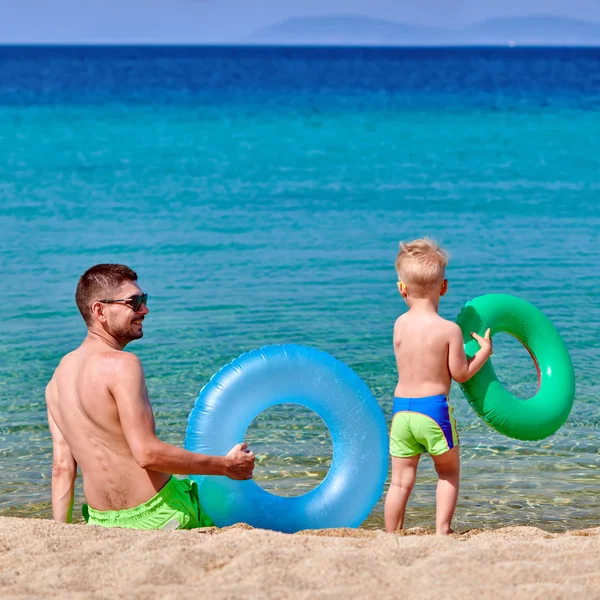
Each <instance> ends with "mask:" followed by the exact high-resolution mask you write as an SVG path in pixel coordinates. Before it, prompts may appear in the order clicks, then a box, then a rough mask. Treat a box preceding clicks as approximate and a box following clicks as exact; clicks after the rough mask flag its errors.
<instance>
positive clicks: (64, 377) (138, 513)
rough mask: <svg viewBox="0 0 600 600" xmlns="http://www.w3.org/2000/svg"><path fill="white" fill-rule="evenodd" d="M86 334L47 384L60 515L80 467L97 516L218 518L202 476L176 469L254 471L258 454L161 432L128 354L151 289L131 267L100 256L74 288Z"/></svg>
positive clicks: (144, 521)
mask: <svg viewBox="0 0 600 600" xmlns="http://www.w3.org/2000/svg"><path fill="white" fill-rule="evenodd" d="M75 300H76V302H77V307H78V308H79V311H80V312H81V314H82V316H83V319H84V320H85V322H86V324H87V327H88V333H87V337H86V338H85V340H84V341H83V343H82V344H81V346H79V348H77V349H76V350H74V351H73V352H70V353H69V354H67V355H66V356H65V357H64V358H63V359H62V360H61V362H60V364H59V366H58V368H57V369H56V371H55V372H54V375H53V377H52V379H51V381H50V383H49V384H48V386H47V388H46V403H47V406H48V423H49V425H50V431H51V433H52V442H53V462H52V513H53V517H54V519H55V520H56V521H60V522H64V523H69V522H71V514H72V510H73V492H74V487H75V477H76V473H77V466H79V467H80V469H81V473H82V475H83V489H84V494H85V497H86V500H87V503H88V504H86V505H84V506H83V514H84V518H85V519H86V521H87V522H88V523H92V524H96V525H104V526H108V527H111V526H113V527H131V528H136V529H160V528H169V529H191V528H193V527H201V526H206V525H211V524H212V522H211V521H210V519H209V518H208V517H207V515H206V514H205V513H204V512H203V511H202V508H201V506H200V501H199V499H198V492H197V487H196V484H195V483H194V482H192V481H190V480H188V479H177V478H175V477H173V476H172V473H178V474H202V475H224V476H227V477H230V478H231V479H250V478H251V477H252V471H253V469H254V454H253V453H252V452H250V451H249V450H248V449H247V446H246V444H238V445H237V446H235V447H234V448H233V449H232V450H231V451H230V452H229V453H228V454H227V455H226V456H207V455H204V454H198V453H195V452H189V451H187V450H183V449H181V448H178V447H177V446H172V445H171V444H167V443H165V442H162V441H161V440H159V439H158V437H157V436H156V432H155V424H154V414H153V412H152V408H151V406H150V401H149V399H148V391H147V389H146V383H145V378H144V371H143V369H142V365H141V363H140V360H139V359H138V358H137V356H135V355H134V354H130V353H127V352H123V348H125V346H126V345H127V344H128V343H129V342H131V341H132V340H137V339H139V338H141V337H142V335H143V321H144V318H145V317H146V315H147V314H148V308H147V306H146V304H147V300H148V296H147V294H144V293H143V291H142V289H141V288H140V287H139V285H138V283H137V275H136V273H135V272H134V271H132V270H131V269H130V268H128V267H126V266H124V265H116V264H101V265H96V266H94V267H92V268H91V269H88V270H87V271H86V272H85V273H84V274H83V275H82V276H81V278H80V280H79V283H78V285H77V292H76V295H75Z"/></svg>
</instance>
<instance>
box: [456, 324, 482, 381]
mask: <svg viewBox="0 0 600 600" xmlns="http://www.w3.org/2000/svg"><path fill="white" fill-rule="evenodd" d="M471 336H472V337H474V338H475V339H476V340H477V341H478V342H479V346H480V348H479V350H478V351H477V353H476V354H475V356H472V357H471V358H470V359H467V356H466V355H465V349H464V346H463V336H462V331H461V329H460V327H459V326H458V325H455V324H454V323H453V324H452V331H451V334H450V345H449V348H448V368H449V370H450V375H451V376H452V379H454V381H457V382H458V383H463V382H465V381H467V380H468V379H471V377H473V375H475V373H477V371H479V369H481V367H483V365H484V364H485V362H486V361H487V359H488V358H489V357H490V356H491V355H492V340H491V339H490V330H489V329H488V330H487V331H486V332H485V337H481V336H480V335H477V334H476V333H471Z"/></svg>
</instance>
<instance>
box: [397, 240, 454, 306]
mask: <svg viewBox="0 0 600 600" xmlns="http://www.w3.org/2000/svg"><path fill="white" fill-rule="evenodd" d="M448 258H449V255H448V253H447V252H446V251H445V250H442V248H440V246H439V244H437V243H436V242H434V241H433V240H431V239H429V238H422V239H419V240H413V241H412V242H400V252H398V256H397V257H396V271H397V273H398V279H401V280H402V281H403V282H404V283H405V284H406V286H407V287H410V292H411V294H413V295H414V296H416V297H419V296H424V295H426V294H427V293H429V292H430V291H431V290H432V289H433V288H434V287H437V286H438V285H440V284H441V283H442V281H444V279H445V277H446V265H447V264H448Z"/></svg>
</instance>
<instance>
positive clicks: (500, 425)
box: [456, 294, 575, 440]
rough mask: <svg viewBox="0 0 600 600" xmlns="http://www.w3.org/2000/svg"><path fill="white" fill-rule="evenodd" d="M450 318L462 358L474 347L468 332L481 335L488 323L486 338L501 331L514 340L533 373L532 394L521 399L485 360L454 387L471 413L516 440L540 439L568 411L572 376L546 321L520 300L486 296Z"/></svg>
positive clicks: (564, 353) (563, 351) (559, 341)
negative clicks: (456, 327)
mask: <svg viewBox="0 0 600 600" xmlns="http://www.w3.org/2000/svg"><path fill="white" fill-rule="evenodd" d="M456 322H457V323H458V325H459V326H460V328H461V329H462V332H463V339H464V342H465V352H466V354H467V356H468V357H471V356H473V355H474V354H475V353H476V352H477V350H478V349H479V344H478V343H477V342H476V341H475V340H474V339H473V338H472V337H471V332H475V333H478V334H479V335H481V336H483V335H484V334H485V331H486V329H487V328H488V327H489V328H490V335H492V336H493V335H494V334H496V333H500V332H504V333H508V334H510V335H512V336H513V337H515V338H517V339H518V340H519V341H520V342H521V343H522V344H523V346H525V348H527V350H528V351H529V354H530V355H531V358H532V359H533V362H534V363H535V366H536V368H537V371H538V390H537V393H536V394H535V396H533V398H529V399H528V400H522V399H520V398H516V397H515V396H513V395H512V394H511V393H510V392H508V391H507V390H506V389H505V388H504V387H503V386H502V384H501V383H500V382H499V381H498V377H497V376H496V373H495V371H494V367H493V365H492V361H491V359H490V360H488V361H487V362H486V364H485V365H484V366H483V368H482V369H481V370H480V371H479V372H478V373H477V374H476V375H475V376H474V377H472V378H471V379H469V380H468V381H465V382H464V383H462V384H461V386H460V387H461V388H462V391H463V393H464V395H465V396H466V398H467V400H468V401H469V404H470V405H471V406H472V407H473V409H474V410H475V412H477V414H478V415H479V416H480V417H481V418H482V419H483V420H484V421H485V422H486V423H487V424H488V425H489V426H490V427H492V428H494V429H495V430H496V431H498V432H499V433H502V434H504V435H506V436H508V437H511V438H515V439H517V440H541V439H544V438H547V437H548V436H551V435H552V434H553V433H555V432H556V431H557V430H558V429H559V428H560V427H561V425H562V424H563V423H564V422H565V421H566V420H567V417H568V416H569V413H570V412H571V407H572V406H573V400H574V396H575V374H574V372H573V363H572V362H571V357H570V356H569V352H568V350H567V347H566V346H565V343H564V342H563V340H562V338H561V337H560V334H559V333H558V331H557V330H556V328H555V327H554V325H552V323H551V322H550V321H549V319H548V318H547V317H546V316H545V315H544V314H543V313H542V312H541V311H539V310H538V309H537V308H536V307H535V306H533V305H532V304H530V303H529V302H526V301H525V300H522V299H521V298H516V297H515V296H509V295H507V294H487V295H485V296H479V297H477V298H475V299H474V300H471V302H467V303H466V304H465V306H464V308H463V309H462V310H461V312H460V314H459V315H458V318H457V320H456Z"/></svg>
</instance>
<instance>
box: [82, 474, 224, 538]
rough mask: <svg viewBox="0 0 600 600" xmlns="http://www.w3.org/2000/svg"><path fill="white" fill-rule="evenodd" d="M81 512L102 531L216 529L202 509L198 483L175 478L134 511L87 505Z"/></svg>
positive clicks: (89, 522) (132, 509) (131, 509)
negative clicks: (109, 529)
mask: <svg viewBox="0 0 600 600" xmlns="http://www.w3.org/2000/svg"><path fill="white" fill-rule="evenodd" d="M82 512H83V518H84V519H85V520H86V522H87V523H88V525H101V526H103V527H125V528H128V529H195V528H197V527H212V526H214V523H213V522H212V520H211V518H210V517H209V516H208V515H207V514H206V513H205V512H204V511H203V510H202V507H201V506H200V500H199V498H198V486H197V484H196V482H195V481H191V480H190V479H177V478H176V477H174V476H172V477H171V479H169V481H167V483H166V484H165V486H164V487H163V488H162V490H160V492H158V494H156V496H154V497H152V498H150V500H148V502H145V503H144V504H140V505H139V506H136V507H134V508H125V509H123V510H107V511H100V510H94V509H93V508H91V507H89V506H88V505H87V504H84V505H83V509H82Z"/></svg>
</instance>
